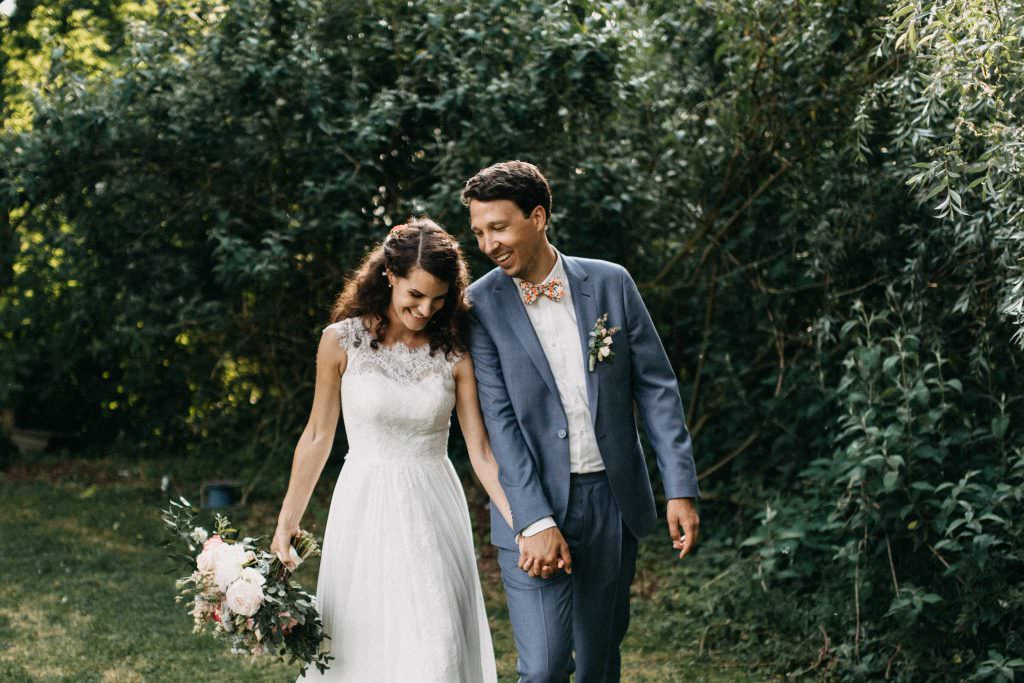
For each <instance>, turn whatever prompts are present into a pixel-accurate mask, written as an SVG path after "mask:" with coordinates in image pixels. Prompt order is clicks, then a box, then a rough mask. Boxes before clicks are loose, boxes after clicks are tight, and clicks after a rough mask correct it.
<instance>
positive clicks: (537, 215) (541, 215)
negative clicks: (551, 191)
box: [526, 204, 548, 229]
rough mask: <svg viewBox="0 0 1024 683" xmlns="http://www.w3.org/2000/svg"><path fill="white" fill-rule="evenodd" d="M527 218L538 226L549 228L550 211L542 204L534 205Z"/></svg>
mask: <svg viewBox="0 0 1024 683" xmlns="http://www.w3.org/2000/svg"><path fill="white" fill-rule="evenodd" d="M526 218H527V220H529V221H530V222H531V223H533V224H534V225H535V226H537V227H538V228H542V229H547V227H548V212H547V211H545V210H544V207H543V206H541V205H540V204H538V205H537V206H535V207H533V211H531V212H530V215H529V216H527V217H526Z"/></svg>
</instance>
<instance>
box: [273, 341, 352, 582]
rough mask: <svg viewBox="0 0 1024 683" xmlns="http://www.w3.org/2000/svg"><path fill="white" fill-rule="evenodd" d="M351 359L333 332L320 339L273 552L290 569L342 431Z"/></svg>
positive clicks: (278, 518)
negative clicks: (344, 380)
mask: <svg viewBox="0 0 1024 683" xmlns="http://www.w3.org/2000/svg"><path fill="white" fill-rule="evenodd" d="M347 361H348V356H347V354H346V353H345V350H344V349H342V348H341V346H340V345H339V344H338V339H337V337H336V336H335V335H334V333H333V331H331V330H328V331H327V332H325V333H324V334H323V335H322V336H321V337H320V347H319V348H318V349H317V352H316V388H315V389H314V391H313V408H312V410H310V413H309V420H307V422H306V428H305V429H304V430H302V436H300V437H299V442H298V443H297V444H296V445H295V455H294V456H293V457H292V473H291V477H290V479H289V480H288V492H287V493H286V494H285V496H284V502H283V503H282V504H281V512H280V514H279V515H278V517H277V530H276V531H275V532H274V540H273V542H271V544H270V550H271V552H273V553H276V554H277V556H278V558H279V559H280V560H281V562H283V563H284V564H285V565H287V566H288V567H289V568H291V569H294V568H295V567H294V566H293V564H294V563H293V562H292V560H291V558H290V557H289V552H288V548H289V547H290V546H291V540H292V536H294V535H295V534H296V533H298V531H299V521H300V520H301V519H302V515H303V513H305V511H306V506H307V505H308V504H309V499H310V497H311V496H312V495H313V488H314V487H315V486H316V482H317V479H319V478H320V472H322V471H323V469H324V464H325V463H326V462H327V457H328V456H329V455H330V454H331V444H332V443H334V432H335V431H336V430H337V428H338V415H339V414H340V412H341V375H342V373H344V372H345V366H346V364H347Z"/></svg>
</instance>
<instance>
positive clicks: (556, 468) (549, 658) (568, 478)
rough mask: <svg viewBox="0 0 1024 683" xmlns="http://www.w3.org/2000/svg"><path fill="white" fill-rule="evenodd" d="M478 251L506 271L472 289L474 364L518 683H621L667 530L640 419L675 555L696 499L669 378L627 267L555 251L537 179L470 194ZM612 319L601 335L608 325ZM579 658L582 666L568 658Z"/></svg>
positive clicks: (499, 177) (504, 173) (492, 171)
mask: <svg viewBox="0 0 1024 683" xmlns="http://www.w3.org/2000/svg"><path fill="white" fill-rule="evenodd" d="M462 202H463V204H465V205H467V206H468V207H469V215H470V223H471V227H472V230H473V234H474V235H475V236H476V240H477V246H479V247H480V250H481V251H483V253H484V254H485V255H486V256H487V257H488V258H490V259H491V260H492V261H493V262H494V263H495V264H496V265H497V268H495V269H494V270H492V271H491V272H489V273H488V274H487V275H485V276H484V277H482V278H480V279H479V280H477V281H476V282H475V283H474V284H473V285H472V286H471V287H470V288H469V296H470V299H471V301H472V305H473V309H472V329H471V334H470V351H471V353H472V357H473V363H474V364H475V369H476V378H477V384H478V391H479V394H480V404H481V408H482V410H483V414H484V419H485V421H486V424H487V431H488V434H489V435H490V440H491V446H492V448H493V450H494V455H495V457H496V458H497V460H498V465H499V471H500V474H499V478H500V480H501V485H502V487H503V488H504V490H505V493H506V495H507V496H508V500H509V503H510V504H511V507H512V518H513V527H514V528H509V526H508V525H507V524H506V523H505V521H504V520H503V519H502V517H501V516H500V515H499V514H497V511H496V510H494V509H493V508H492V514H491V534H492V540H493V542H494V544H495V545H496V546H498V560H499V563H500V565H501V574H502V581H503V583H504V585H505V592H506V595H507V596H508V608H509V616H510V619H511V621H512V628H513V631H514V633H515V640H516V648H517V649H518V652H519V659H518V662H517V668H518V670H519V675H520V679H519V680H520V681H524V682H527V681H528V682H533V681H568V680H569V675H570V674H571V673H572V672H573V671H575V672H576V681H577V683H596V682H602V681H618V680H619V675H620V656H619V645H620V643H621V642H622V638H623V636H625V634H626V628H627V626H628V624H629V585H630V582H631V581H632V580H633V573H634V568H635V565H636V554H637V539H638V538H639V537H641V536H643V535H644V534H646V533H647V532H649V531H650V530H651V529H652V528H653V527H654V525H655V523H656V521H657V512H656V509H655V504H654V493H653V491H652V490H651V483H650V479H649V477H648V473H647V466H646V463H645V461H644V454H643V451H642V450H641V447H640V441H639V438H638V436H637V429H636V424H635V421H634V412H633V410H634V405H635V406H636V409H637V412H638V413H639V415H640V416H641V417H642V418H643V421H644V425H645V427H646V430H647V435H648V437H649V440H650V443H651V446H652V448H653V449H654V453H655V455H656V457H657V461H658V467H659V469H660V470H661V474H662V479H663V480H664V482H665V497H666V498H667V499H668V509H667V518H668V527H669V534H670V536H671V537H672V540H673V545H674V547H675V548H676V549H677V550H679V557H680V558H682V557H684V556H685V555H686V554H687V553H689V552H690V550H692V548H693V546H694V544H695V543H696V542H697V533H698V526H699V519H698V517H697V512H696V509H695V506H694V499H695V498H696V497H697V496H698V489H697V477H696V473H695V470H694V464H693V454H692V447H691V444H690V436H689V433H688V432H687V429H686V424H685V422H684V419H683V410H682V403H681V401H680V399H679V389H678V386H677V384H676V377H675V372H674V371H673V370H672V367H671V365H670V364H669V360H668V357H667V356H666V355H665V351H664V348H663V347H662V345H661V340H660V339H659V337H658V333H657V331H656V330H655V328H654V324H653V323H652V321H651V318H650V315H649V314H648V312H647V308H646V307H645V306H644V303H643V300H642V299H641V298H640V293H639V291H638V290H637V288H636V285H635V284H634V283H633V280H632V278H630V276H629V273H627V272H626V270H625V269H624V268H622V267H621V266H618V265H615V264H613V263H608V262H607V261H596V260H592V259H583V258H575V257H571V256H566V255H564V254H561V253H560V252H558V251H557V250H556V249H555V248H554V247H552V246H551V244H550V243H549V242H548V237H547V226H548V220H549V219H550V215H551V190H550V189H549V187H548V183H547V180H546V179H545V178H544V176H543V175H542V174H541V172H540V171H539V170H538V169H537V167H536V166H534V165H532V164H528V163H525V162H522V161H510V162H506V163H500V164H495V165H493V166H490V167H488V168H485V169H483V170H482V171H480V172H479V173H477V174H476V175H475V176H473V177H472V178H470V179H469V180H468V181H467V182H466V186H465V188H464V189H463V192H462ZM602 321H603V324H602ZM574 653H575V660H574V657H573V654H574Z"/></svg>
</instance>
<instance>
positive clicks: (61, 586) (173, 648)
mask: <svg viewBox="0 0 1024 683" xmlns="http://www.w3.org/2000/svg"><path fill="white" fill-rule="evenodd" d="M174 468H175V466H173V465H170V464H168V463H159V462H144V463H138V462H136V463H134V464H128V465H126V464H124V463H118V462H114V461H111V460H100V461H95V460H94V461H80V460H79V461H75V460H59V459H46V460H45V461H42V462H38V463H34V464H32V465H26V464H19V465H11V466H8V467H7V468H6V469H5V470H4V471H2V472H0V557H2V558H3V560H2V564H0V566H2V567H3V578H4V580H3V581H2V582H0V681H12V682H13V681H17V682H19V683H20V682H22V681H40V682H42V681H75V682H76V683H77V682H79V681H100V682H103V683H114V682H118V681H121V682H135V681H161V682H162V681H182V682H189V683H192V682H195V681H209V680H221V681H247V682H249V681H292V680H294V677H295V672H296V669H295V667H294V666H288V665H286V664H282V663H279V662H275V661H272V660H269V659H259V660H256V661H251V660H249V659H247V658H245V657H241V656H238V655H232V654H230V653H229V652H228V651H227V648H226V647H225V646H224V644H223V643H221V642H218V641H216V640H214V639H213V638H211V637H209V636H196V635H193V634H192V632H191V620H190V617H189V616H188V615H187V614H186V613H185V608H184V607H183V606H182V605H179V604H175V602H174V579H175V578H176V577H177V575H178V574H179V573H181V572H179V571H178V569H177V566H176V565H175V564H174V563H172V562H171V561H170V560H169V559H167V558H166V554H165V550H164V549H163V548H162V547H161V545H160V544H161V542H162V541H163V540H164V532H163V528H162V524H161V522H160V513H159V509H160V507H161V506H164V505H166V502H167V500H168V498H169V496H168V495H167V494H164V493H162V492H161V491H160V489H159V482H160V478H161V476H162V473H163V471H164V470H173V469H174ZM178 469H180V466H179V467H178ZM185 479H187V477H185V476H184V475H180V474H179V475H178V476H175V477H174V480H175V482H176V484H177V487H178V488H179V492H180V493H183V494H185V495H186V496H191V497H194V498H195V499H198V496H197V495H196V491H194V490H193V489H197V488H198V482H185ZM331 488H332V486H331V485H329V484H327V485H325V483H324V482H322V483H321V485H320V486H319V487H318V489H317V492H316V494H315V496H314V499H313V501H312V502H311V504H310V508H309V512H308V514H307V517H306V519H305V526H306V527H307V528H310V529H311V530H312V531H314V532H318V531H321V530H322V529H323V524H324V522H325V520H326V516H327V509H328V504H329V496H330V490H331ZM468 493H469V498H470V500H471V509H472V512H473V518H474V526H475V528H476V531H477V537H478V543H477V547H478V548H479V552H480V567H481V577H482V581H483V585H484V593H485V597H486V600H487V608H488V614H489V616H490V621H491V628H492V630H493V633H494V643H495V650H496V654H497V657H498V666H499V674H500V678H501V680H502V681H514V680H515V652H514V648H513V644H512V635H511V630H510V627H509V623H508V618H507V616H508V615H507V611H506V609H505V605H504V594H503V593H502V589H501V582H500V577H499V575H498V570H497V562H496V560H495V557H494V552H493V548H492V547H491V546H489V545H488V544H487V543H486V542H485V540H484V539H485V538H486V535H485V531H486V521H485V517H486V515H485V513H484V510H483V509H482V506H481V502H482V501H481V496H480V494H479V492H478V491H477V490H476V489H474V488H473V486H472V485H469V487H468ZM278 504H279V501H276V500H272V499H271V498H270V496H267V497H266V500H255V499H254V500H253V502H251V503H250V504H248V505H246V506H245V507H244V508H238V509H236V510H234V511H232V512H231V518H232V521H234V522H235V524H236V525H237V526H239V527H240V528H242V529H243V530H244V532H245V533H247V534H249V535H259V534H263V535H269V534H270V533H271V532H272V531H273V522H274V519H275V517H276V513H277V506H278ZM662 535H663V534H658V535H653V534H652V536H651V537H650V538H649V539H645V542H644V544H643V545H642V548H641V558H640V563H639V571H638V575H637V580H636V581H635V582H634V585H633V621H632V626H631V628H630V632H629V636H628V638H627V640H626V642H625V644H624V647H623V653H624V665H623V679H624V680H626V681H650V682H654V681H711V682H719V681H721V682H725V681H730V682H732V681H755V680H766V679H767V677H766V676H757V675H756V674H755V673H752V672H751V671H750V670H749V667H747V666H741V665H740V664H739V663H737V662H735V661H731V660H730V659H728V657H726V656H724V655H723V654H720V653H719V649H717V648H713V647H712V644H711V643H709V642H708V638H707V636H708V632H709V627H708V626H707V625H704V624H702V623H700V618H699V608H694V607H692V606H688V605H689V604H690V603H699V600H700V595H701V586H702V585H706V584H707V582H708V581H714V580H715V578H716V576H718V575H719V574H718V572H717V569H715V568H711V567H708V566H706V563H702V562H701V560H700V557H701V556H700V555H699V554H697V555H695V556H693V557H691V558H689V559H687V560H686V561H684V562H682V563H679V562H678V561H675V560H673V559H672V555H671V552H670V548H669V545H668V542H667V540H666V539H663V538H662V537H661V536H662ZM726 571H728V568H726ZM316 576H317V572H316V563H315V561H314V562H310V563H307V564H306V565H303V567H301V568H300V570H299V572H298V574H297V579H298V580H299V581H300V582H301V583H302V584H303V585H304V586H305V587H306V588H307V589H308V590H310V591H313V590H315V584H316ZM722 650H724V648H722Z"/></svg>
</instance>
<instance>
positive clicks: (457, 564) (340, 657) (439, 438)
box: [299, 318, 497, 683]
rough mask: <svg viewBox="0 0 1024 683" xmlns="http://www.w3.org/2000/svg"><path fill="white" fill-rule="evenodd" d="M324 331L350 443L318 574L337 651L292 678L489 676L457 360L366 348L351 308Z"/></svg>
mask: <svg viewBox="0 0 1024 683" xmlns="http://www.w3.org/2000/svg"><path fill="white" fill-rule="evenodd" d="M324 334H331V335H334V336H335V337H336V338H337V340H338V343H339V344H341V346H342V347H343V348H344V349H345V350H346V352H347V355H348V364H347V367H346V369H345V373H344V375H343V376H342V380H341V408H342V415H343V417H344V420H345V432H346V434H347V435H348V442H349V451H348V455H347V456H346V457H345V464H344V466H343V467H342V470H341V475H340V476H339V478H338V483H337V485H336V487H335V489H334V497H333V499H332V501H331V511H330V515H329V516H328V519H327V527H326V529H325V530H324V542H323V556H322V558H321V562H320V578H319V580H318V583H317V606H318V608H319V609H320V613H321V614H322V616H323V621H324V628H325V631H326V632H327V634H328V635H329V636H330V637H331V640H330V641H328V648H329V649H330V651H331V655H332V656H333V657H334V659H333V660H332V661H331V663H330V668H329V669H328V670H327V671H326V672H325V673H324V674H320V673H319V672H318V671H317V670H316V667H310V669H309V670H307V672H306V675H305V676H304V677H300V678H299V681H303V682H305V681H310V680H318V681H357V682H359V683H364V682H366V681H402V682H403V683H409V682H415V683H431V682H436V683H454V682H457V681H464V682H466V683H478V682H481V681H487V682H491V681H496V680H497V673H496V671H495V662H494V651H493V647H492V644H491V633H490V629H489V627H488V625H487V615H486V613H485V611H484V601H483V594H482V592H481V589H480V579H479V575H478V573H477V566H476V554H475V551H474V548H473V536H472V530H471V527H470V521H469V511H468V508H467V505H466V497H465V494H464V493H463V491H462V485H461V484H460V482H459V479H458V477H457V476H456V474H455V469H454V468H453V467H452V464H451V461H449V459H448V454H447V446H448V425H449V421H450V419H451V414H452V408H453V407H454V405H455V382H454V379H453V378H452V368H453V366H454V361H453V360H447V359H445V357H444V355H443V354H442V353H441V352H437V353H436V354H435V355H433V356H431V355H430V351H429V348H428V347H427V346H422V347H416V348H412V349H410V348H408V347H406V346H405V345H402V344H397V345H394V346H391V347H387V348H385V347H380V348H378V349H373V348H371V345H370V340H371V336H370V333H369V332H368V331H367V330H366V328H365V327H364V325H363V323H362V321H361V320H360V319H358V318H349V319H347V320H342V321H340V322H337V323H334V324H333V325H330V326H328V327H327V328H326V329H325V330H324Z"/></svg>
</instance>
